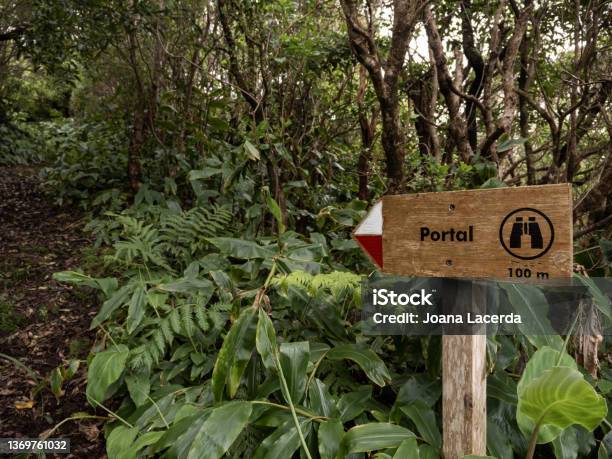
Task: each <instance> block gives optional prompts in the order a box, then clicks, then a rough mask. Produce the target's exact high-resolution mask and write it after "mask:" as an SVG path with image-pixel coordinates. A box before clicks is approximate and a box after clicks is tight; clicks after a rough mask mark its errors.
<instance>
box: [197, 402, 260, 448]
mask: <svg viewBox="0 0 612 459" xmlns="http://www.w3.org/2000/svg"><path fill="white" fill-rule="evenodd" d="M251 411H252V405H251V403H249V402H229V403H226V404H225V405H221V406H220V407H218V408H215V409H214V410H213V411H212V413H211V414H210V416H209V417H208V419H206V421H205V422H204V424H202V427H201V428H200V430H199V431H198V433H197V434H196V436H195V438H194V441H193V443H192V446H191V449H190V451H189V454H188V455H187V459H218V458H220V457H221V456H223V455H224V454H225V452H226V451H227V450H228V449H229V448H230V446H232V444H233V443H234V441H235V440H236V438H238V435H240V432H242V430H243V429H244V428H245V426H246V425H247V422H248V421H249V416H251Z"/></svg>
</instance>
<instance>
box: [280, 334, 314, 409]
mask: <svg viewBox="0 0 612 459" xmlns="http://www.w3.org/2000/svg"><path fill="white" fill-rule="evenodd" d="M309 354H310V346H309V344H308V341H300V342H296V343H282V344H281V345H280V363H281V368H282V369H283V374H284V376H285V379H286V380H287V387H288V389H289V395H290V396H291V400H292V401H293V403H296V404H297V403H300V401H301V400H302V398H303V397H304V391H305V390H306V369H307V368H308V358H309Z"/></svg>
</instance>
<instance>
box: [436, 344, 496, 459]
mask: <svg viewBox="0 0 612 459" xmlns="http://www.w3.org/2000/svg"><path fill="white" fill-rule="evenodd" d="M486 360H487V337H486V336H485V335H474V336H466V335H455V336H452V335H449V336H443V337H442V380H443V385H442V419H443V426H442V432H443V439H444V443H443V445H444V446H443V456H444V459H459V458H461V457H462V456H463V455H465V454H476V455H485V454H486V449H487V391H486V387H487V384H486V371H485V369H486Z"/></svg>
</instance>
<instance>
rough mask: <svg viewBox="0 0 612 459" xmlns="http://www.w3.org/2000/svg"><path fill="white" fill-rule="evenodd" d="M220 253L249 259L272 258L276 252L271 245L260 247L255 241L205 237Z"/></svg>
mask: <svg viewBox="0 0 612 459" xmlns="http://www.w3.org/2000/svg"><path fill="white" fill-rule="evenodd" d="M207 240H208V241H209V242H210V243H211V244H213V245H214V246H216V247H217V248H218V249H219V250H220V251H221V253H223V254H225V255H229V256H231V257H235V258H243V259H247V260H250V259H252V258H263V259H268V258H272V257H273V256H274V254H275V253H276V250H275V248H273V247H262V246H261V245H259V244H258V243H257V242H254V241H248V240H246V239H234V238H230V237H213V238H208V239H207Z"/></svg>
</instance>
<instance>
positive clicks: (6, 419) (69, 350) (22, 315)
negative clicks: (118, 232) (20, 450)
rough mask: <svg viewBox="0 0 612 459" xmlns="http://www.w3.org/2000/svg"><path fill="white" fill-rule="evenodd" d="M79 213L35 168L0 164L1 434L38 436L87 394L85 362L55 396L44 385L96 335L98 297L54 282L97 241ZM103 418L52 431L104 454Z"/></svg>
mask: <svg viewBox="0 0 612 459" xmlns="http://www.w3.org/2000/svg"><path fill="white" fill-rule="evenodd" d="M81 225H82V223H81V221H80V216H79V214H78V212H76V211H74V210H72V209H69V208H58V207H56V206H54V205H53V204H52V203H51V202H50V199H49V198H48V197H47V196H45V195H44V193H43V192H42V190H41V188H40V183H39V179H38V178H37V175H36V170H34V169H31V168H25V167H0V353H1V354H5V355H8V356H10V357H12V358H14V359H17V360H18V361H19V362H21V363H22V364H23V365H25V366H26V367H28V368H29V369H30V370H31V371H28V370H26V369H25V368H22V367H20V366H19V365H18V364H16V363H15V362H11V361H10V360H9V359H7V358H6V357H2V356H1V355H0V437H22V436H23V437H38V436H39V435H40V434H41V433H42V432H44V431H46V430H48V429H50V428H52V427H53V426H55V425H56V424H57V423H59V422H60V421H62V420H63V419H65V418H67V417H69V416H70V415H72V414H74V413H76V412H83V411H87V412H92V410H91V407H90V406H89V405H88V404H87V402H86V400H85V396H84V393H85V382H86V374H85V365H84V364H81V366H80V368H79V371H78V372H77V374H76V375H75V376H74V377H73V378H72V379H71V380H70V381H68V382H66V383H64V384H63V386H62V391H63V394H62V395H61V396H60V397H59V399H56V397H55V396H54V395H53V393H52V392H51V390H50V386H49V384H48V383H47V384H45V382H44V381H45V379H46V378H48V376H49V374H50V372H51V371H52V370H53V369H54V368H56V367H57V366H58V365H61V364H65V363H66V362H68V361H69V360H71V359H81V360H84V359H85V358H86V357H87V353H88V350H89V348H90V345H91V343H92V340H93V335H92V334H91V333H90V332H88V329H89V322H90V320H91V317H92V316H93V315H94V314H95V309H96V307H97V305H96V300H95V297H93V296H91V295H87V294H84V293H83V292H82V291H78V290H75V289H72V288H70V287H68V286H65V285H62V284H59V283H58V282H55V281H53V280H52V278H51V276H52V274H53V273H54V272H56V271H62V270H65V269H74V268H76V267H77V266H78V265H79V260H80V258H81V252H82V249H83V248H84V247H87V246H88V245H89V243H90V241H88V240H87V239H86V237H85V235H84V234H83V233H82V231H81ZM100 428H101V424H100V423H99V422H98V423H96V421H91V420H86V421H85V420H83V421H76V422H68V423H66V424H64V425H63V426H62V427H61V428H60V429H59V430H58V431H57V432H56V433H54V434H53V435H52V437H58V436H65V437H69V438H70V439H71V443H72V448H71V449H72V453H71V454H70V455H69V456H66V455H62V456H61V457H63V458H66V457H76V458H101V457H104V447H103V442H102V435H101V434H100V431H99V429H100Z"/></svg>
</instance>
